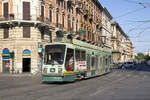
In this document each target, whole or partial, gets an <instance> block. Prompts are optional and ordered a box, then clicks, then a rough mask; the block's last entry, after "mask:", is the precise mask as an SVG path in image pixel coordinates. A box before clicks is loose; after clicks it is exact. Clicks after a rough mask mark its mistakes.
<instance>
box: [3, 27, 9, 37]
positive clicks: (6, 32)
mask: <svg viewBox="0 0 150 100" xmlns="http://www.w3.org/2000/svg"><path fill="white" fill-rule="evenodd" d="M8 37H9V28H4V39H6V38H8Z"/></svg>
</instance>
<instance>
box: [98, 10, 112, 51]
mask: <svg viewBox="0 0 150 100" xmlns="http://www.w3.org/2000/svg"><path fill="white" fill-rule="evenodd" d="M112 18H113V17H112V16H111V14H110V13H109V11H108V10H107V9H106V8H105V7H103V12H102V26H103V28H102V36H101V37H103V38H105V42H104V43H105V44H104V47H105V48H108V49H112V41H111V36H112V26H111V23H112Z"/></svg>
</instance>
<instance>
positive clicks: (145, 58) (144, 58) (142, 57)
mask: <svg viewBox="0 0 150 100" xmlns="http://www.w3.org/2000/svg"><path fill="white" fill-rule="evenodd" d="M135 59H136V60H147V59H149V56H148V55H145V54H143V53H138V54H137V56H135Z"/></svg>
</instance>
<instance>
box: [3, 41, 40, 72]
mask: <svg viewBox="0 0 150 100" xmlns="http://www.w3.org/2000/svg"><path fill="white" fill-rule="evenodd" d="M15 46H16V47H15V48H14V46H10V44H8V45H5V46H2V47H4V48H1V50H0V55H1V57H0V72H3V73H25V72H28V73H35V72H39V71H40V70H41V67H42V56H43V55H42V54H41V53H42V52H38V48H39V47H38V43H37V42H33V41H32V42H30V41H28V42H27V41H26V42H23V41H22V42H17V43H16V44H15ZM11 47H13V48H11Z"/></svg>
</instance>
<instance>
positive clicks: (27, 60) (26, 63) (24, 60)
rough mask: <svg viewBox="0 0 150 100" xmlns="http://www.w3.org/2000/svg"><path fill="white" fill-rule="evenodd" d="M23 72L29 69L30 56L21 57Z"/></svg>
mask: <svg viewBox="0 0 150 100" xmlns="http://www.w3.org/2000/svg"><path fill="white" fill-rule="evenodd" d="M22 71H23V72H30V71H31V58H23V70H22Z"/></svg>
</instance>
